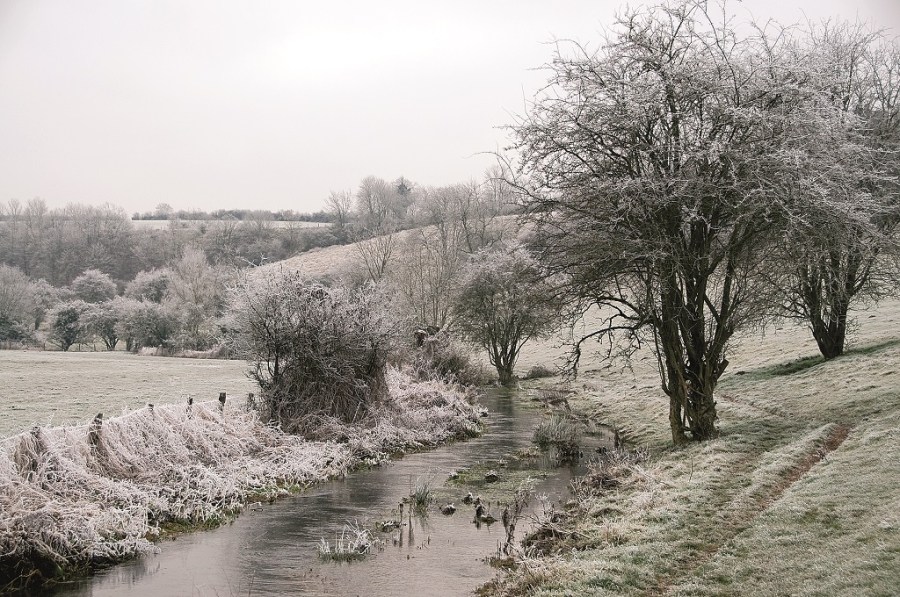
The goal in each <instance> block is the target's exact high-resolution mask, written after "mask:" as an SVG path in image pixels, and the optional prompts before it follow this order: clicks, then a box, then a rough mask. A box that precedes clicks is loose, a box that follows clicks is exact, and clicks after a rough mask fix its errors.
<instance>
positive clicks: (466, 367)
mask: <svg viewBox="0 0 900 597" xmlns="http://www.w3.org/2000/svg"><path fill="white" fill-rule="evenodd" d="M417 339H418V340H419V342H417V343H418V344H419V346H417V347H416V350H415V351H414V352H413V353H412V354H411V355H410V359H409V362H410V367H411V369H412V370H413V371H414V372H415V374H416V376H417V377H418V378H419V379H422V380H426V379H443V380H448V381H455V382H458V383H461V384H463V385H472V386H476V385H482V384H485V383H487V382H488V376H487V373H486V372H485V371H484V369H483V368H482V367H481V366H479V365H478V364H477V363H474V362H472V358H471V356H470V353H469V351H468V350H466V348H465V347H464V346H462V345H461V344H460V343H459V342H457V341H455V340H454V339H453V338H452V337H451V336H450V334H448V333H446V332H438V333H436V334H434V335H417Z"/></svg>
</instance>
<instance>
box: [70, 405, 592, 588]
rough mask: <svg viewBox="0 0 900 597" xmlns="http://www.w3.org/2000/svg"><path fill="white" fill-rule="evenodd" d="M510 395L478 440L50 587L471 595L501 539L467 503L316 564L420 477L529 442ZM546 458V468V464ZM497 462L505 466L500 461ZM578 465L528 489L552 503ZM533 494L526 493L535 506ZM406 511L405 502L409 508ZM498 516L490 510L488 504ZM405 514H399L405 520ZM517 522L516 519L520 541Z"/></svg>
mask: <svg viewBox="0 0 900 597" xmlns="http://www.w3.org/2000/svg"><path fill="white" fill-rule="evenodd" d="M524 400H527V398H526V397H522V396H519V395H517V394H516V393H515V392H508V391H491V392H489V393H488V394H487V395H485V396H484V397H483V398H482V403H483V404H484V405H485V406H486V407H487V408H488V409H489V412H490V414H489V416H488V418H487V423H488V428H487V431H486V432H485V433H484V434H483V435H481V436H480V437H478V438H475V439H472V440H469V441H465V442H459V443H455V444H452V445H448V446H444V447H441V448H438V449H436V450H432V451H429V452H422V453H418V454H412V455H409V456H406V457H404V458H401V459H398V460H395V461H393V462H392V463H390V464H387V465H385V466H383V467H379V468H375V469H371V470H367V471H360V472H356V473H353V474H351V475H350V476H349V477H348V478H347V479H344V480H338V481H331V482H328V483H323V484H321V485H317V486H315V487H313V488H311V489H309V490H307V491H305V492H303V493H302V494H299V495H297V496H292V497H287V498H283V499H281V500H279V501H277V502H276V503H274V504H271V505H265V506H262V507H255V508H250V509H247V510H245V512H244V513H243V514H241V515H240V517H238V518H237V519H236V520H235V521H234V522H233V523H232V524H228V525H226V526H223V527H221V528H218V529H214V530H211V531H204V532H196V533H190V534H187V535H184V536H181V537H178V538H177V539H176V540H174V541H168V542H163V543H161V544H159V552H158V553H155V554H149V555H146V556H144V557H141V558H138V559H136V560H133V561H130V562H126V563H124V564H120V565H118V566H115V567H113V568H110V569H108V570H104V571H101V572H99V573H97V574H96V575H94V576H92V577H90V578H86V579H82V580H79V581H76V582H73V583H69V584H66V585H64V586H61V587H59V588H58V589H57V590H56V591H54V592H53V593H52V594H53V595H57V596H66V597H74V596H88V595H90V596H93V597H101V596H114V595H123V594H127V595H141V596H147V597H150V596H154V597H155V596H158V595H165V596H176V595H195V596H207V595H209V596H219V597H224V596H237V595H319V596H348V595H349V596H352V595H366V596H390V595H399V594H403V595H428V596H429V597H445V596H455V595H468V594H471V592H472V591H473V590H474V589H475V588H476V587H477V586H478V585H480V584H481V583H483V582H486V581H487V580H489V579H490V578H492V577H493V575H494V574H495V571H494V570H493V569H492V568H491V567H490V566H489V565H488V564H486V563H485V558H486V557H488V556H490V555H492V554H495V553H496V552H497V548H498V546H499V544H500V543H501V542H502V540H503V539H504V538H505V533H504V529H503V525H502V524H500V523H499V522H498V523H495V524H494V525H491V526H488V525H479V526H476V525H475V524H474V523H473V510H472V507H471V506H464V505H463V504H462V502H461V498H462V495H464V494H465V491H466V490H465V489H463V490H462V491H461V492H460V493H461V495H460V496H459V498H457V499H456V500H455V504H456V506H457V508H458V509H457V511H456V513H455V514H453V515H451V516H444V515H442V514H441V513H440V512H439V511H437V508H431V509H430V511H429V515H428V516H427V517H423V518H419V517H413V518H412V519H411V520H410V521H409V522H410V524H408V525H404V526H403V527H402V528H401V529H400V530H399V531H394V532H393V533H384V534H379V535H380V537H381V538H382V539H384V541H385V544H384V548H383V549H381V550H376V551H374V552H373V554H372V555H369V556H368V557H366V558H365V559H363V560H360V561H353V562H344V563H340V562H331V561H323V560H321V559H320V558H319V557H318V552H317V546H318V544H319V542H320V540H321V539H322V538H323V537H324V538H326V539H328V540H329V541H331V542H332V543H334V541H335V539H336V537H338V536H340V532H341V529H342V528H343V526H344V524H345V523H347V522H353V521H359V523H360V524H362V525H364V526H366V527H367V528H371V527H372V524H373V522H374V521H375V520H383V519H384V518H386V517H391V516H392V515H391V512H394V514H393V516H392V517H394V518H397V517H398V516H399V515H398V514H397V506H398V504H399V502H400V501H401V500H402V499H403V497H404V496H408V495H409V494H410V492H411V491H412V489H413V488H414V487H415V484H416V481H417V479H420V478H432V479H433V482H434V483H435V484H438V485H440V484H443V483H445V482H446V479H447V475H448V473H449V472H450V471H453V470H456V469H458V468H461V467H466V466H471V465H474V464H477V463H479V462H496V461H497V459H499V458H501V457H503V456H504V455H508V454H510V453H512V452H514V451H515V450H517V449H520V448H524V447H527V446H529V445H530V444H531V440H532V433H533V429H534V427H535V426H536V424H537V422H538V420H539V418H540V416H541V411H540V409H535V408H533V407H531V406H528V405H525V404H524V403H523V401H524ZM547 466H550V465H549V464H548V465H547ZM498 470H501V474H502V469H498ZM579 472H580V470H579V469H578V467H577V465H570V466H566V467H560V468H552V470H550V471H549V475H548V476H547V477H546V478H545V479H543V480H541V481H540V482H539V483H538V485H537V487H536V488H535V493H536V494H537V495H540V494H546V495H547V496H548V497H549V498H550V499H551V500H553V501H555V502H557V503H558V502H559V500H560V499H565V496H566V495H567V492H568V490H567V486H568V483H569V481H570V480H571V478H572V477H573V476H574V475H575V474H578V473H579ZM535 502H536V500H532V504H531V506H532V508H533V507H534V505H535ZM407 508H408V507H407ZM495 514H496V512H495ZM405 520H406V519H405ZM526 526H527V525H526V524H522V523H520V524H519V531H518V533H517V538H521V535H522V532H523V531H524V529H525V527H526Z"/></svg>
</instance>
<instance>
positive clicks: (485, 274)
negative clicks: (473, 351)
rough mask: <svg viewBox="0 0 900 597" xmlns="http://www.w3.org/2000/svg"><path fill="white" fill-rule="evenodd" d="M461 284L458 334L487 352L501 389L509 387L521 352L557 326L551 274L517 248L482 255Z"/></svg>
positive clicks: (455, 309) (480, 254) (467, 271)
mask: <svg viewBox="0 0 900 597" xmlns="http://www.w3.org/2000/svg"><path fill="white" fill-rule="evenodd" d="M461 278H462V280H461V281H460V289H459V294H458V296H457V297H456V301H455V305H454V313H455V325H456V328H457V329H458V330H459V332H460V333H461V334H462V335H463V337H464V338H466V339H467V340H469V341H471V342H473V343H474V344H477V345H478V346H481V347H482V348H483V349H485V350H486V351H487V353H488V359H489V360H490V362H491V364H492V365H493V366H494V367H495V368H496V369H497V375H498V376H499V378H500V383H501V384H503V385H509V384H510V383H512V382H513V381H514V380H515V376H514V368H515V365H516V360H517V359H518V357H519V353H520V352H521V350H522V346H524V344H525V343H526V342H528V341H529V340H531V339H533V338H538V337H541V336H544V335H545V334H546V333H548V332H550V331H551V330H552V329H553V328H554V327H555V326H556V324H557V312H558V311H557V309H556V306H555V302H554V300H553V292H552V289H551V287H550V285H549V283H548V282H547V279H546V272H544V271H543V270H542V269H541V267H540V266H539V265H538V263H537V262H536V261H535V260H534V258H532V257H531V255H529V254H528V252H527V251H526V250H525V249H524V248H522V247H518V246H513V247H509V248H506V249H501V250H497V251H483V252H481V253H479V254H477V255H476V256H474V257H473V258H472V261H471V262H470V263H469V264H467V265H466V267H465V269H464V271H463V273H462V276H461Z"/></svg>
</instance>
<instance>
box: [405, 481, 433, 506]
mask: <svg viewBox="0 0 900 597" xmlns="http://www.w3.org/2000/svg"><path fill="white" fill-rule="evenodd" d="M409 497H410V501H411V502H412V505H413V508H415V509H416V510H418V511H420V512H421V511H424V510H426V509H427V508H428V504H430V503H431V479H422V478H419V479H418V480H417V481H416V488H415V489H414V490H413V492H412V493H411V494H410V495H409Z"/></svg>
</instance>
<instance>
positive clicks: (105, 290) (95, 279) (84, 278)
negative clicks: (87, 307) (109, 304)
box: [71, 269, 116, 303]
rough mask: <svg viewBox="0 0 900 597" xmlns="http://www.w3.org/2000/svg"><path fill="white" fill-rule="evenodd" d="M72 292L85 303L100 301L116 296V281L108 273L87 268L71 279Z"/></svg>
mask: <svg viewBox="0 0 900 597" xmlns="http://www.w3.org/2000/svg"><path fill="white" fill-rule="evenodd" d="M71 289H72V292H74V293H75V296H76V298H78V299H79V300H82V301H84V302H86V303H102V302H103V301H109V300H112V299H113V297H115V296H116V283H115V282H113V280H112V278H110V277H109V274H105V273H103V272H101V271H100V270H96V269H88V270H85V271H84V272H83V273H82V274H81V275H80V276H78V277H77V278H75V279H74V280H73V281H72V286H71Z"/></svg>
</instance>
